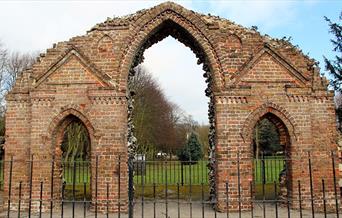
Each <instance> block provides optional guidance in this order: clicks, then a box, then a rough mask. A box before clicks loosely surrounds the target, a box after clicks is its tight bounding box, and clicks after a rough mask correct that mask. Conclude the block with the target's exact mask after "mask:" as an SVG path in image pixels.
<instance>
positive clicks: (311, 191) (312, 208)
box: [308, 152, 315, 218]
mask: <svg viewBox="0 0 342 218" xmlns="http://www.w3.org/2000/svg"><path fill="white" fill-rule="evenodd" d="M308 158H309V174H310V197H311V199H310V200H311V215H312V217H313V218H314V217H315V207H314V195H313V184H312V168H311V155H310V152H308Z"/></svg>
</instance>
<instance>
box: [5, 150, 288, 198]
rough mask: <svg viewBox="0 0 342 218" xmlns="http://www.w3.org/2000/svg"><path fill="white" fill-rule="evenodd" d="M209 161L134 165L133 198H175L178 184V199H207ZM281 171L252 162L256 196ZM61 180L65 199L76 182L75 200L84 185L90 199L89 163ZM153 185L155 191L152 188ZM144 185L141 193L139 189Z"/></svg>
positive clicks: (266, 162) (268, 162)
mask: <svg viewBox="0 0 342 218" xmlns="http://www.w3.org/2000/svg"><path fill="white" fill-rule="evenodd" d="M207 165H208V161H207V160H201V161H198V162H197V163H196V164H192V165H189V164H183V165H182V164H181V162H180V161H169V160H168V161H145V162H144V163H143V164H142V163H138V162H136V163H135V165H134V169H135V175H134V187H135V194H136V197H139V196H141V195H142V194H144V197H148V198H153V196H154V195H155V196H156V197H157V198H164V197H165V187H166V186H165V185H166V183H167V187H168V197H170V198H177V183H178V184H179V187H180V190H179V191H180V194H179V197H180V199H187V198H189V197H190V184H191V196H192V198H194V199H201V197H202V183H203V191H204V195H205V196H206V195H207V193H208V190H209V184H208V172H209V169H208V167H207ZM2 166H3V164H2V162H0V188H2V184H3V181H4V178H3V175H4V173H3V167H2ZM283 169H284V158H283V157H265V158H264V159H263V160H261V159H259V160H254V182H255V192H256V193H255V196H256V197H257V198H258V199H259V198H262V183H263V178H265V186H264V187H265V198H266V199H271V198H273V197H274V182H276V183H278V182H279V174H280V172H281V171H282V170H283ZM63 178H64V181H65V182H66V187H65V196H66V198H69V199H70V198H72V184H73V179H75V184H76V188H75V195H76V199H83V197H84V183H85V184H86V198H89V197H90V179H91V172H90V162H81V161H79V162H75V165H74V164H73V163H69V164H64V166H63ZM153 184H155V185H154V186H155V188H154V187H153ZM142 185H144V189H143V188H142Z"/></svg>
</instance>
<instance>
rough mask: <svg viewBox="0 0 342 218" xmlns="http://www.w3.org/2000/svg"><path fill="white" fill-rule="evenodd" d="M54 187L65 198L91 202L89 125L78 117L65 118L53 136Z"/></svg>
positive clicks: (69, 116)
mask: <svg viewBox="0 0 342 218" xmlns="http://www.w3.org/2000/svg"><path fill="white" fill-rule="evenodd" d="M52 141H53V143H52V144H53V145H54V152H53V153H54V158H55V161H56V162H55V163H56V166H55V182H56V183H55V184H61V187H59V186H58V185H57V186H56V187H58V188H59V189H60V191H57V192H56V193H57V195H58V196H61V195H60V193H62V196H63V198H64V199H74V198H75V199H76V200H82V199H87V200H91V137H90V132H89V129H88V128H87V126H86V124H85V123H84V122H83V121H82V120H81V119H80V118H79V117H77V116H76V115H73V114H69V115H67V116H65V117H64V118H63V119H62V120H61V121H60V122H59V124H58V125H57V127H56V128H55V131H54V133H53V137H52Z"/></svg>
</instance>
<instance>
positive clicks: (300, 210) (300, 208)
mask: <svg viewBox="0 0 342 218" xmlns="http://www.w3.org/2000/svg"><path fill="white" fill-rule="evenodd" d="M298 199H299V217H300V218H302V217H303V211H302V188H301V185H300V180H298Z"/></svg>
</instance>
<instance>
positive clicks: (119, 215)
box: [118, 155, 121, 218]
mask: <svg viewBox="0 0 342 218" xmlns="http://www.w3.org/2000/svg"><path fill="white" fill-rule="evenodd" d="M118 198H119V199H118V218H120V217H121V155H119V166H118Z"/></svg>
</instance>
